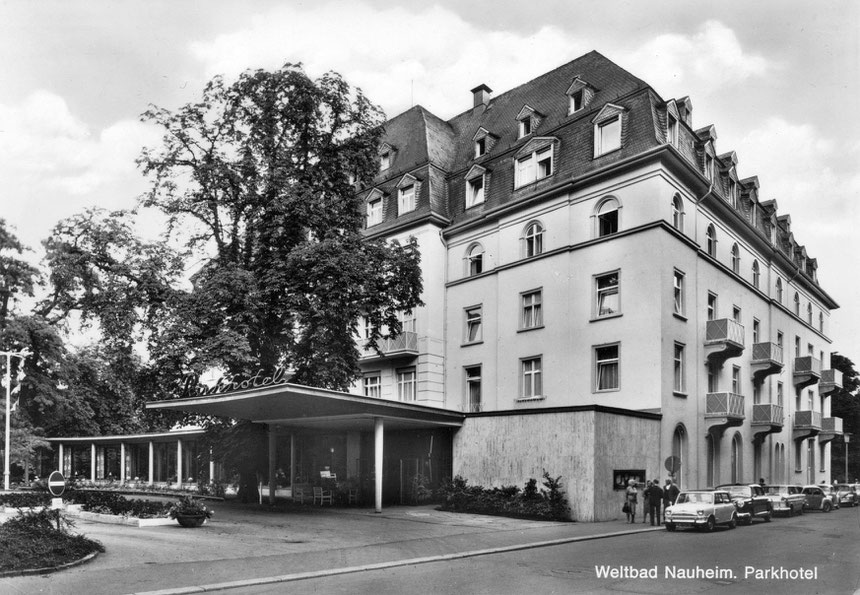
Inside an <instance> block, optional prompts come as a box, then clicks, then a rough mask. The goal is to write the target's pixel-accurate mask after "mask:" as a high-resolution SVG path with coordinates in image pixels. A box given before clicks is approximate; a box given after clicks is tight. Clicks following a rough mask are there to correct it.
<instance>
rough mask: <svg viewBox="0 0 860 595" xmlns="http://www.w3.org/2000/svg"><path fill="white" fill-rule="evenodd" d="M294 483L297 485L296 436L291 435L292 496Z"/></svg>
mask: <svg viewBox="0 0 860 595" xmlns="http://www.w3.org/2000/svg"><path fill="white" fill-rule="evenodd" d="M294 483H296V435H295V434H290V496H292V495H293V484H294Z"/></svg>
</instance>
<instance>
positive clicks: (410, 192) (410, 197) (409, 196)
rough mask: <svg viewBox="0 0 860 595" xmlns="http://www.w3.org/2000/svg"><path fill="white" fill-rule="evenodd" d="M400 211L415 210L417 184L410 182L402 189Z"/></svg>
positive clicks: (399, 199)
mask: <svg viewBox="0 0 860 595" xmlns="http://www.w3.org/2000/svg"><path fill="white" fill-rule="evenodd" d="M397 208H398V211H397V212H398V213H399V214H400V215H402V214H403V213H408V212H410V211H414V210H415V185H414V184H410V185H409V186H406V187H404V188H401V189H400V192H399V193H398V201H397Z"/></svg>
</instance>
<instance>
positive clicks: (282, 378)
mask: <svg viewBox="0 0 860 595" xmlns="http://www.w3.org/2000/svg"><path fill="white" fill-rule="evenodd" d="M241 378H242V377H241V376H232V377H226V378H225V377H223V376H222V377H221V378H219V379H218V382H216V383H215V384H213V385H212V386H206V385H205V384H201V383H200V375H199V374H188V375H186V376H185V378H183V380H182V385H181V390H180V393H179V396H180V397H207V396H210V395H223V394H224V393H230V392H234V391H239V390H247V389H249V388H262V387H264V386H274V385H277V384H286V383H287V381H288V380H289V379H290V375H289V372H288V371H287V369H286V368H280V367H279V368H276V369H275V371H274V372H273V373H272V375H271V376H266V375H265V374H264V372H263V370H262V369H261V370H258V371H257V373H256V374H254V375H253V376H251V377H249V378H246V379H244V380H242V379H241Z"/></svg>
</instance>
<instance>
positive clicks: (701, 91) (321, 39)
mask: <svg viewBox="0 0 860 595" xmlns="http://www.w3.org/2000/svg"><path fill="white" fill-rule="evenodd" d="M858 31H860V3H858V2H855V1H854V0H835V1H830V2H827V3H821V4H819V3H813V2H808V1H806V0H805V1H803V2H800V1H796V0H780V1H775V0H774V1H770V2H750V1H749V0H740V1H736V0H721V1H720V2H705V1H700V2H690V1H689V0H680V1H662V2H661V1H649V2H642V1H640V0H616V1H613V0H600V1H592V0H579V1H577V2H570V1H569V0H559V1H556V0H544V1H543V2H540V3H524V2H520V1H517V2H513V1H511V0H486V1H485V0H479V1H473V2H468V3H467V2H462V0H443V1H441V2H438V3H433V2H431V1H430V0H422V1H403V2H397V1H396V0H394V1H392V0H385V1H382V0H364V1H362V2H325V1H324V0H322V1H315V2H291V1H289V0H284V1H280V2H275V1H270V0H254V1H250V0H247V1H242V0H234V1H230V2H227V1H220V0H206V1H205V2H204V1H202V0H201V1H196V2H190V1H189V2H183V1H180V0H147V1H145V2H143V1H141V2H117V1H108V0H100V1H97V0H89V1H84V0H81V1H77V2H69V1H67V0H59V1H50V0H39V1H38V2H27V1H25V0H0V56H3V60H2V63H0V180H2V181H3V185H2V187H0V217H3V218H5V219H6V220H7V222H9V223H11V224H12V226H13V227H14V228H15V229H16V231H17V233H18V235H19V237H20V238H21V239H22V240H23V241H24V242H25V243H26V244H28V245H30V246H33V247H37V246H38V245H39V242H40V241H41V239H43V238H44V237H45V236H46V235H47V233H48V231H49V230H50V228H51V227H52V226H53V225H54V224H55V223H56V221H57V220H58V219H60V218H62V217H66V216H69V215H71V214H73V213H75V212H78V211H80V210H82V209H84V208H86V207H87V206H90V205H101V206H104V207H108V208H128V207H131V206H133V205H134V204H135V200H136V197H137V196H138V195H139V194H140V192H141V191H142V190H143V189H144V184H143V179H142V177H141V175H140V173H139V172H138V171H137V170H136V168H135V164H134V159H135V158H136V157H137V155H138V154H139V151H140V148H141V147H142V146H144V145H151V144H154V143H155V142H156V141H157V138H158V134H157V132H156V131H155V130H153V129H150V128H149V127H148V126H147V125H144V124H142V123H140V121H139V119H138V117H139V115H140V114H141V113H142V112H143V111H144V110H145V109H146V108H147V106H148V105H149V104H150V103H153V104H156V105H159V106H162V107H167V108H175V107H177V106H179V105H181V104H183V103H185V102H188V101H192V100H194V99H195V98H196V97H197V96H198V93H199V91H200V89H201V88H202V86H203V84H204V83H205V82H206V81H207V80H208V79H209V78H210V77H211V76H212V75H214V74H225V75H227V76H231V75H235V74H236V73H238V72H241V71H242V70H244V69H246V68H276V67H278V66H280V65H282V64H283V63H285V62H302V63H303V64H304V65H305V68H306V70H307V71H308V72H309V73H310V74H311V75H318V74H320V73H322V72H324V71H327V70H335V71H337V72H340V73H341V74H343V75H344V76H345V77H346V79H347V80H348V81H349V82H350V83H351V84H353V85H356V86H359V87H361V88H362V89H363V90H364V92H365V93H366V94H367V95H368V96H369V97H370V98H371V99H372V100H374V101H375V102H376V103H379V104H380V105H382V107H383V108H384V109H385V111H386V113H387V114H388V115H396V114H398V113H400V112H401V111H403V110H405V109H408V108H409V107H410V106H411V105H413V104H421V105H423V106H424V107H426V108H427V109H429V110H430V111H431V112H433V113H435V114H436V115H438V116H440V117H442V118H445V119H447V118H450V117H451V116H453V115H455V114H457V113H460V112H462V111H463V110H465V109H468V108H469V107H470V105H471V94H470V93H469V89H471V88H473V87H475V86H477V85H478V84H481V83H486V84H487V85H489V86H490V87H492V88H493V90H494V92H495V94H499V93H502V92H504V91H506V90H508V89H510V88H511V87H514V86H516V85H518V84H521V83H523V82H525V81H527V80H529V79H531V78H533V77H535V76H537V75H540V74H542V73H544V72H547V71H548V70H551V69H552V68H554V67H556V66H558V65H560V64H563V63H565V62H567V61H569V60H572V59H573V58H576V57H577V56H580V55H581V54H583V53H585V52H588V51H590V50H592V49H596V50H598V51H600V52H601V53H602V54H604V55H605V56H607V57H608V58H610V59H611V60H613V61H615V62H616V63H618V64H619V65H620V66H622V67H624V68H626V69H628V70H630V71H631V72H632V73H633V74H635V75H637V76H639V77H640V78H642V79H644V80H645V81H647V82H648V83H650V84H651V85H652V86H653V87H654V88H655V90H656V91H657V92H658V93H659V94H660V95H661V96H662V97H663V98H665V99H668V98H672V97H682V96H684V95H689V96H690V98H691V99H692V103H693V119H694V122H693V123H694V125H695V126H696V127H697V128H698V127H702V126H705V125H707V124H714V125H715V126H716V129H717V133H718V137H719V139H718V141H717V150H718V151H719V152H727V151H730V150H734V151H736V152H737V154H738V157H739V165H738V172H739V174H740V175H741V177H748V176H753V175H757V176H758V177H759V180H760V182H761V196H762V198H763V199H772V198H773V199H776V200H777V201H778V204H779V209H780V213H788V214H790V215H791V218H792V230H793V231H794V232H795V236H796V237H797V238H798V240H799V241H800V242H801V243H802V244H805V245H806V247H807V250H808V252H809V254H810V255H811V256H813V257H815V258H818V262H819V280H820V281H821V284H822V285H823V286H824V288H825V289H826V290H827V291H828V292H829V293H830V294H831V295H832V296H833V297H834V298H835V299H836V301H837V302H839V303H840V305H841V309H839V310H837V311H836V312H835V314H834V318H833V325H832V326H833V329H832V336H833V339H834V345H833V349H834V350H837V351H840V352H841V353H843V354H845V355H847V356H849V357H851V358H852V359H853V360H854V361H855V362H857V363H860V291H858V290H860V281H858V276H860V267H858V264H860V256H858V255H860V233H858V229H857V228H856V227H855V225H857V224H858V223H860V206H859V205H860V170H858V164H860V140H858V139H860V118H858V117H857V108H858V97H860V42H858V39H860V36H858Z"/></svg>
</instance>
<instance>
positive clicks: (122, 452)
mask: <svg viewBox="0 0 860 595" xmlns="http://www.w3.org/2000/svg"><path fill="white" fill-rule="evenodd" d="M119 482H120V483H125V442H120V443H119Z"/></svg>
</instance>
